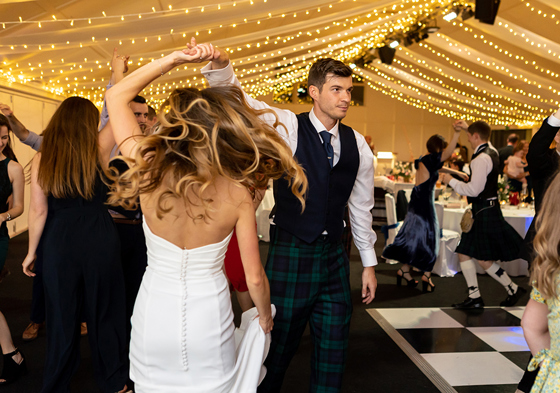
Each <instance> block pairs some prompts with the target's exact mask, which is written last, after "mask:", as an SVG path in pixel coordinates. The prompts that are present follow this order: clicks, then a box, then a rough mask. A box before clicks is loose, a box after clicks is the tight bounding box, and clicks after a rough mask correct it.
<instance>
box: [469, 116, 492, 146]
mask: <svg viewBox="0 0 560 393" xmlns="http://www.w3.org/2000/svg"><path fill="white" fill-rule="evenodd" d="M467 132H468V133H469V134H471V135H473V134H478V136H479V137H480V139H482V140H483V141H485V142H487V141H488V140H489V139H490V134H491V133H492V129H491V128H490V126H489V125H488V123H486V122H485V121H482V120H478V121H475V122H474V123H472V124H471V125H470V126H469V128H468V129H467Z"/></svg>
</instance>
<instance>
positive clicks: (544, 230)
mask: <svg viewBox="0 0 560 393" xmlns="http://www.w3.org/2000/svg"><path fill="white" fill-rule="evenodd" d="M558 195H560V172H557V173H556V175H555V176H554V179H553V180H552V182H551V183H550V185H549V186H548V189H547V190H546V193H545V195H544V198H543V201H542V203H541V206H542V208H541V211H540V212H539V214H538V217H537V221H536V225H535V228H536V230H537V234H536V236H535V240H534V241H533V247H534V249H535V253H536V258H535V260H534V261H533V264H532V266H531V282H533V283H534V284H533V285H534V286H535V287H536V288H537V289H538V290H539V292H540V293H541V295H542V296H543V297H544V298H545V299H551V298H556V297H558V284H559V282H560V225H558V221H559V220H560V203H558Z"/></svg>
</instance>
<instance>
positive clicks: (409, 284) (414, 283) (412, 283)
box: [397, 269, 418, 288]
mask: <svg viewBox="0 0 560 393" xmlns="http://www.w3.org/2000/svg"><path fill="white" fill-rule="evenodd" d="M399 272H400V273H401V274H399ZM405 274H408V275H409V276H410V280H409V279H408V278H406V277H405V276H404V275H405ZM403 278H404V280H405V281H406V286H407V287H409V288H416V286H417V285H418V281H416V280H415V279H413V278H412V276H411V275H410V270H409V271H408V272H405V271H403V270H402V269H399V270H397V286H399V287H400V286H401V285H402V279H403Z"/></svg>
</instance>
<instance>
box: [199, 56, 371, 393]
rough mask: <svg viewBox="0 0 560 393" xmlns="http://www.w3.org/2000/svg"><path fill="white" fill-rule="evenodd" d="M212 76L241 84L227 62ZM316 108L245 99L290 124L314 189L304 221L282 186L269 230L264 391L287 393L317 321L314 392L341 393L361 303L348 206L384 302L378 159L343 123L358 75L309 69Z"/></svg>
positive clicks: (319, 65) (209, 70) (342, 69)
mask: <svg viewBox="0 0 560 393" xmlns="http://www.w3.org/2000/svg"><path fill="white" fill-rule="evenodd" d="M202 71H203V73H204V75H205V76H206V78H207V79H208V80H209V82H210V83H211V86H217V85H222V86H223V85H239V81H238V80H237V78H236V77H235V74H234V72H233V69H232V66H231V64H230V62H229V59H228V58H227V53H223V58H218V59H216V60H215V61H213V62H212V63H210V64H209V65H207V66H206V67H205V68H203V70H202ZM308 85H309V94H310V96H311V98H312V99H313V109H312V110H311V112H309V113H301V114H299V115H296V114H295V113H293V112H290V111H287V110H281V109H277V108H273V107H269V106H268V105H267V104H266V103H264V102H262V101H258V100H255V99H253V98H250V97H249V96H247V95H246V99H247V101H248V102H249V104H250V105H251V106H252V107H253V108H256V109H260V110H267V109H272V110H274V111H275V113H276V114H277V115H278V118H279V119H280V121H281V124H273V122H275V120H276V117H270V116H269V118H268V121H269V124H273V126H274V127H275V128H276V129H277V132H278V134H279V135H280V136H282V137H283V138H284V139H285V140H286V142H287V143H288V144H289V146H290V148H291V150H292V152H293V154H294V156H295V157H296V158H297V160H298V162H300V163H301V165H302V166H303V167H304V169H305V170H306V173H307V175H308V179H309V182H310V186H309V190H310V191H309V195H308V197H307V202H308V203H307V206H308V208H307V209H306V211H305V212H304V213H303V214H302V213H301V209H299V203H298V201H297V199H296V198H295V197H294V196H293V193H292V192H291V188H290V184H289V183H288V182H287V181H286V180H285V179H279V180H278V181H277V182H276V184H275V190H276V196H275V199H276V207H275V209H276V213H275V216H274V225H271V230H270V235H271V236H270V239H271V241H270V248H269V252H268V260H267V264H266V273H267V275H268V277H269V279H270V282H271V297H272V301H273V303H274V304H276V306H277V310H278V313H277V316H276V325H275V329H274V331H273V333H272V344H271V347H270V348H271V349H270V352H271V353H270V355H269V356H268V358H267V360H266V363H265V365H266V367H267V368H268V373H267V376H266V378H265V380H264V381H263V383H262V385H261V386H259V392H279V391H280V389H281V387H282V381H283V379H284V374H285V373H286V369H287V368H288V365H289V364H290V361H291V359H292V357H293V356H294V354H295V352H296V350H297V347H298V344H299V341H300V339H301V337H302V335H303V332H304V330H305V328H306V326H307V323H308V322H309V325H310V327H311V335H312V339H313V345H314V349H313V354H312V359H311V368H312V371H311V380H310V387H309V391H311V392H326V391H328V392H338V391H340V389H341V387H342V377H343V374H344V368H345V365H346V353H347V347H348V336H349V326H350V318H351V315H352V299H351V294H350V280H349V275H350V266H349V261H348V258H347V255H346V252H345V251H344V248H343V244H342V241H341V236H342V231H343V227H344V207H345V206H346V204H348V208H349V213H350V221H351V228H352V233H353V236H354V242H355V244H356V247H357V248H358V250H359V252H360V257H361V260H362V265H363V267H364V268H363V271H362V291H361V296H362V302H363V303H366V304H369V303H371V302H372V301H373V298H374V297H375V291H376V288H377V279H376V277H375V265H376V264H377V258H376V255H375V251H374V243H375V241H376V239H377V238H376V235H375V232H373V230H372V227H371V223H372V216H371V212H370V210H371V209H372V208H373V175H374V171H373V154H372V152H371V149H370V147H369V146H368V145H367V143H366V141H365V138H364V137H363V136H362V135H361V134H359V133H358V132H356V131H354V130H353V129H352V128H351V127H349V126H346V125H344V124H343V123H341V120H342V119H344V117H345V116H346V112H347V111H348V109H349V107H350V101H351V92H352V88H353V87H352V69H351V68H350V67H348V66H347V65H345V64H344V63H342V62H340V61H337V60H334V59H329V58H325V59H320V60H318V61H316V62H315V63H314V64H313V65H312V66H311V68H310V70H309V77H308Z"/></svg>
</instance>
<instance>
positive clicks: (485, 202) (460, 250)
mask: <svg viewBox="0 0 560 393" xmlns="http://www.w3.org/2000/svg"><path fill="white" fill-rule="evenodd" d="M460 125H461V128H463V129H464V130H465V131H467V139H468V141H469V143H470V144H471V147H472V148H473V150H474V153H473V156H472V161H471V178H470V179H469V181H468V182H466V183H465V182H462V181H459V180H457V179H453V178H452V177H451V175H449V174H445V175H444V176H443V182H444V183H446V184H449V185H450V186H451V187H452V188H453V189H454V190H455V191H456V192H457V193H459V194H461V195H466V196H467V199H468V201H469V203H471V204H472V214H473V218H474V223H473V225H472V228H471V230H470V231H469V232H463V233H462V234H461V241H460V243H459V245H458V246H457V248H456V250H455V252H456V253H457V254H459V261H460V262H461V270H462V271H463V275H464V277H465V280H466V281H467V286H468V290H469V295H468V297H467V298H466V299H465V300H464V301H462V302H460V303H456V304H453V307H455V308H460V309H468V308H483V307H484V301H483V300H482V297H481V295H480V290H479V288H478V280H477V277H476V267H475V264H474V260H473V259H476V260H477V262H478V264H479V265H480V266H481V267H482V268H483V269H484V270H485V271H486V273H488V275H489V276H490V277H492V278H493V279H494V280H496V281H498V282H499V283H500V284H502V285H503V286H504V288H505V289H506V292H507V298H506V299H505V300H504V301H502V302H501V303H500V306H513V305H515V303H517V301H518V300H519V298H520V297H521V296H522V295H523V293H525V292H526V290H525V289H524V288H522V287H518V286H517V284H515V283H514V282H513V281H511V278H509V276H508V274H507V273H506V272H505V271H504V270H503V269H502V268H501V267H500V266H499V265H498V264H497V263H496V262H495V261H497V260H499V261H511V260H514V259H517V258H518V257H519V254H520V251H521V248H522V247H523V239H522V238H521V236H519V234H518V233H517V232H516V231H515V229H513V228H512V227H511V226H510V225H509V224H508V223H507V222H506V221H505V220H504V217H503V216H502V211H501V209H500V203H499V200H498V176H499V174H500V159H499V155H498V151H497V150H496V149H495V148H494V147H493V146H492V145H491V144H490V143H489V142H488V140H489V138H490V132H491V129H490V126H489V125H488V124H487V123H485V122H483V121H476V122H474V123H473V124H471V125H470V126H467V123H466V122H465V121H461V123H460Z"/></svg>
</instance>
